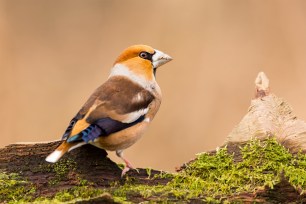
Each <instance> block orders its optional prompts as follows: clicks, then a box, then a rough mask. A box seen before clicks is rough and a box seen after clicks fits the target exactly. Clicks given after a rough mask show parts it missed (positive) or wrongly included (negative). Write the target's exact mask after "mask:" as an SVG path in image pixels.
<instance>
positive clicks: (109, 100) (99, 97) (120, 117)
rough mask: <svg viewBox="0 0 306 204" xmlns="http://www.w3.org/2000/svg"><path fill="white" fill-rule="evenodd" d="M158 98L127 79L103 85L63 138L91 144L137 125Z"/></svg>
mask: <svg viewBox="0 0 306 204" xmlns="http://www.w3.org/2000/svg"><path fill="white" fill-rule="evenodd" d="M153 99H154V96H153V95H152V94H151V93H150V92H149V91H148V90H146V89H144V88H143V87H141V86H140V85H138V84H136V83H135V82H133V81H131V80H129V79H128V78H126V77H122V76H115V77H112V78H110V79H109V80H108V81H106V82H105V83H104V84H103V85H102V86H100V87H99V88H98V89H97V90H96V91H95V92H94V93H93V94H92V96H91V97H90V98H89V99H88V101H87V102H86V103H85V105H84V106H83V107H82V108H81V110H80V111H79V112H78V114H77V115H76V116H75V117H74V118H73V119H72V120H71V122H70V124H69V126H68V128H67V130H66V131H65V133H64V135H63V139H65V140H67V141H68V142H74V141H78V140H80V139H82V140H84V141H85V142H88V141H90V140H94V139H95V138H97V137H99V136H107V135H110V134H112V133H114V132H117V131H120V130H122V129H125V128H128V127H131V126H133V125H134V124H136V123H138V122H141V121H142V120H143V119H144V115H145V114H146V113H147V111H148V106H149V104H150V103H151V102H152V101H153Z"/></svg>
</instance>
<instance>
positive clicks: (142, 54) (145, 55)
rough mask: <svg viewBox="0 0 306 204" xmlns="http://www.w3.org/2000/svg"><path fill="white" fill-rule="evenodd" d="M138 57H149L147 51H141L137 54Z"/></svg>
mask: <svg viewBox="0 0 306 204" xmlns="http://www.w3.org/2000/svg"><path fill="white" fill-rule="evenodd" d="M139 57H141V58H143V59H148V58H149V53H147V52H141V53H140V54H139Z"/></svg>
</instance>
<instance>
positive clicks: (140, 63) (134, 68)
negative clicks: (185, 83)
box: [114, 45, 172, 80]
mask: <svg viewBox="0 0 306 204" xmlns="http://www.w3.org/2000/svg"><path fill="white" fill-rule="evenodd" d="M171 60H172V58H171V57H170V56H169V55H167V54H165V53H163V52H161V51H159V50H156V49H153V48H152V47H150V46H147V45H133V46H131V47H128V48H127V49H125V50H124V51H123V52H122V53H121V54H120V55H119V57H118V58H117V60H116V61H115V63H114V65H115V66H116V65H120V66H124V67H126V68H127V69H128V70H129V71H131V72H132V73H133V74H137V75H140V76H143V77H145V78H146V79H148V80H152V79H153V78H154V75H155V73H156V69H157V68H158V67H160V66H161V65H163V64H165V63H167V62H169V61H171Z"/></svg>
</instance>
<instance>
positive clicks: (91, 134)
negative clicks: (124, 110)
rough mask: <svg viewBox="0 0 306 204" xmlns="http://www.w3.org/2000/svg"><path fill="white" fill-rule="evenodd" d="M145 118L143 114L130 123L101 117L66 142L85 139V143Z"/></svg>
mask: <svg viewBox="0 0 306 204" xmlns="http://www.w3.org/2000/svg"><path fill="white" fill-rule="evenodd" d="M144 118H145V116H144V115H142V116H141V117H139V118H138V119H137V120H136V121H134V122H132V123H122V122H120V121H117V120H113V119H111V118H101V119H99V120H97V121H96V122H95V123H93V124H91V125H90V126H89V127H88V128H86V129H85V130H83V131H82V132H80V133H79V134H77V135H73V136H71V137H69V138H68V139H67V142H68V143H71V142H79V141H82V140H83V141H85V142H86V143H88V142H90V141H94V140H95V139H96V138H98V137H105V136H108V135H110V134H112V133H115V132H118V131H120V130H123V129H126V128H129V127H131V126H133V125H136V124H137V123H140V122H141V121H143V120H144Z"/></svg>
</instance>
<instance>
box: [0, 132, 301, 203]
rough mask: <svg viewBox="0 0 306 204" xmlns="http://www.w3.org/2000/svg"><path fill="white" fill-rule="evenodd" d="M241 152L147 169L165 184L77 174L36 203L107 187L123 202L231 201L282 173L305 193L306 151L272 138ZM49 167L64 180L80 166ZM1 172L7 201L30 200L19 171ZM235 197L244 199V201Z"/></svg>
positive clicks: (208, 155) (267, 184)
mask: <svg viewBox="0 0 306 204" xmlns="http://www.w3.org/2000/svg"><path fill="white" fill-rule="evenodd" d="M240 152H241V161H235V160H234V156H235V155H234V154H229V153H228V150H227V147H224V148H220V149H218V150H217V151H216V153H215V154H211V153H200V154H198V155H197V158H196V159H195V160H194V161H193V162H191V163H189V164H187V165H186V167H185V168H184V169H183V170H182V171H181V172H179V173H176V174H170V173H166V172H161V173H160V174H155V175H154V176H152V175H151V169H149V168H148V169H146V172H147V174H148V178H147V179H148V180H152V182H154V180H156V181H158V179H161V178H167V179H169V182H168V183H167V184H163V185H161V184H158V183H157V182H156V184H155V185H153V186H148V185H143V184H139V181H138V180H136V179H135V178H133V177H128V176H127V177H126V179H125V182H124V184H122V181H116V182H114V183H113V184H112V185H111V188H108V189H97V188H94V185H93V184H92V183H89V182H88V181H86V180H84V179H81V178H78V181H79V182H78V185H77V186H75V187H72V188H69V189H66V190H63V191H61V192H58V193H57V194H56V195H55V196H54V197H53V198H52V199H51V200H49V199H44V198H39V199H36V203H48V202H52V203H60V202H67V201H69V202H72V201H76V199H89V198H94V197H96V196H101V194H103V193H105V192H106V191H107V192H108V193H110V194H111V195H112V197H113V199H114V201H115V202H120V203H130V201H131V200H133V199H136V200H137V201H141V200H146V199H148V198H150V199H153V200H154V201H156V202H176V201H184V200H185V201H192V200H194V199H197V200H202V201H203V202H206V203H229V202H232V201H226V200H225V199H224V198H226V197H231V198H233V197H235V196H237V195H239V194H240V193H254V192H255V191H257V190H259V189H263V188H265V187H270V188H271V189H273V188H274V187H275V185H276V184H278V183H279V182H280V181H281V179H282V178H283V177H285V178H286V179H287V180H288V181H289V183H290V184H291V185H292V186H293V187H295V188H296V189H297V190H299V192H301V193H305V191H306V155H305V154H302V153H299V154H297V155H292V154H291V153H289V151H288V150H287V149H286V148H284V147H283V146H281V145H279V144H278V143H277V142H276V140H275V139H273V138H272V139H268V140H266V141H259V140H256V139H255V140H252V141H249V142H248V143H247V144H245V145H244V146H243V147H241V149H240ZM48 168H50V172H54V173H55V175H56V176H55V178H57V179H63V178H65V177H67V175H68V174H69V172H70V170H71V169H74V168H75V164H74V163H73V162H72V161H71V162H69V161H68V162H67V161H63V162H60V163H58V164H56V165H53V166H50V167H48ZM0 175H1V177H0V198H1V199H2V201H4V200H5V201H8V202H13V201H16V202H17V201H18V200H21V201H22V200H25V201H27V200H31V195H32V194H33V192H34V190H33V188H32V187H31V185H28V183H27V182H26V181H22V180H20V179H19V177H18V176H16V175H15V174H12V175H6V174H3V175H2V174H0ZM3 181H4V183H5V184H4V183H3ZM152 182H150V183H152ZM7 189H8V190H7ZM2 195H3V196H2ZM24 195H25V196H24ZM27 196H28V198H27ZM235 202H236V203H239V200H237V201H235ZM240 203H243V202H242V201H241V202H240Z"/></svg>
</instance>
